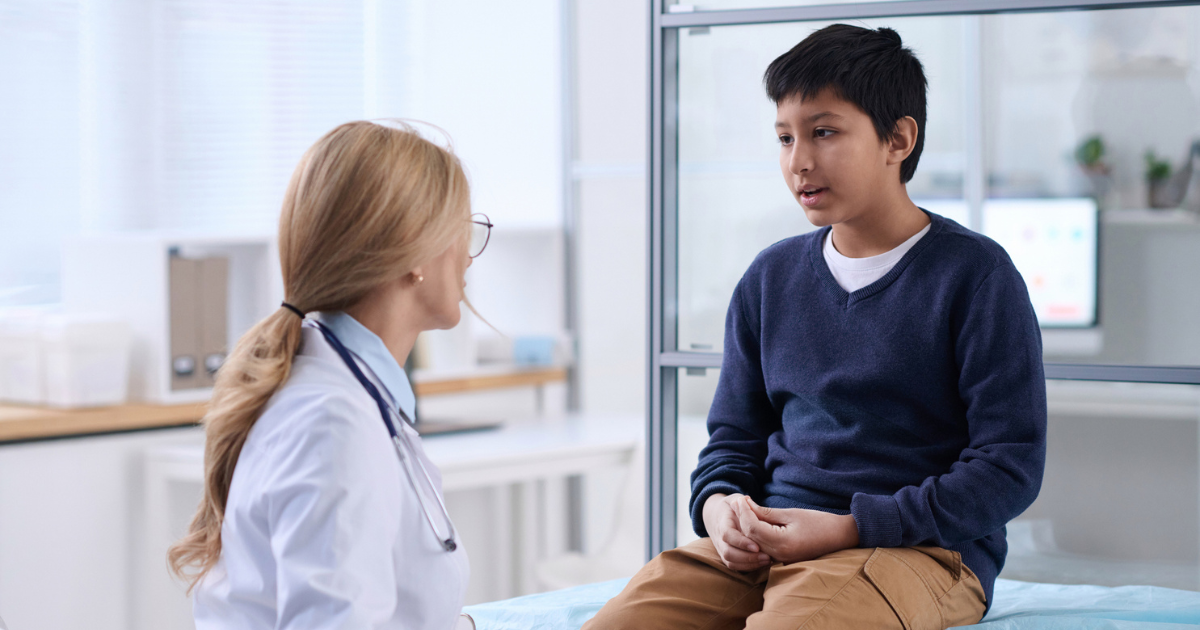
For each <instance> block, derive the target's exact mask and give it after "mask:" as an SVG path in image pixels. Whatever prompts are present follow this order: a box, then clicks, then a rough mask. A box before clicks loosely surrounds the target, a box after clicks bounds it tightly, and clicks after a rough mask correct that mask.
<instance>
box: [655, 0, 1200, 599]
mask: <svg viewBox="0 0 1200 630" xmlns="http://www.w3.org/2000/svg"><path fill="white" fill-rule="evenodd" d="M668 4H670V3H666V2H662V0H657V1H654V2H652V9H651V10H652V12H653V13H655V14H656V15H659V17H657V18H656V19H655V20H654V23H653V24H652V29H654V30H653V37H652V47H651V53H652V70H653V71H652V91H651V110H650V113H651V133H650V143H651V155H650V157H651V163H650V171H651V194H650V212H651V234H650V253H651V257H650V260H651V261H652V262H651V265H652V266H651V270H650V284H651V294H650V296H651V300H650V306H651V313H650V325H651V328H650V339H649V362H650V366H651V370H650V375H651V384H650V402H649V422H650V427H649V437H650V441H649V445H650V446H649V456H650V466H651V468H650V479H651V501H650V506H649V508H650V516H649V522H650V527H649V532H648V534H649V545H648V549H649V551H650V552H651V553H654V552H657V551H660V550H662V549H666V548H670V547H673V546H675V544H676V543H677V542H686V541H687V540H690V539H691V537H692V536H693V534H692V533H691V526H690V523H689V518H688V515H687V511H686V505H687V500H688V497H689V495H690V488H689V485H688V478H689V477H690V474H691V471H692V469H693V468H694V467H695V461H696V456H697V455H698V453H699V451H700V449H701V448H703V446H704V444H705V443H706V441H707V430H706V427H705V416H706V414H707V408H708V404H709V402H710V401H711V397H712V392H713V391H714V390H715V387H716V382H717V379H718V378H719V377H718V372H717V370H715V369H713V368H717V367H719V366H720V364H721V351H722V337H723V328H724V316H725V311H726V308H727V306H728V302H729V299H730V297H731V295H732V291H733V287H734V285H735V284H736V282H737V281H738V279H739V278H740V277H741V275H742V273H743V272H744V271H745V269H746V267H747V266H748V265H749V264H750V262H751V260H753V258H754V256H755V255H756V254H757V253H758V252H759V251H761V250H762V249H763V248H765V247H766V246H768V245H770V244H771V243H774V242H775V241H778V240H780V239H782V238H786V237H789V236H793V235H796V234H800V233H803V232H805V231H808V230H811V229H813V228H812V226H811V225H809V224H808V223H807V221H805V219H804V216H803V212H802V211H801V209H800V208H799V207H798V205H797V204H796V202H795V201H794V200H793V199H792V197H791V195H790V193H789V192H788V191H787V189H786V187H785V185H784V184H783V181H782V177H781V173H780V168H779V165H778V163H777V160H778V146H777V145H776V144H775V142H776V141H775V136H774V133H773V123H774V106H773V104H772V103H770V102H769V101H768V100H767V98H766V96H765V93H764V92H763V88H762V83H761V77H762V73H763V71H764V70H765V69H766V66H767V65H768V64H769V63H770V61H771V60H773V59H774V58H775V57H776V56H778V55H780V54H782V53H783V52H785V51H787V50H788V49H789V48H791V47H792V46H794V45H795V44H796V43H797V42H799V41H800V40H801V39H803V38H804V37H805V36H807V35H808V34H809V33H811V32H812V31H813V30H815V29H817V28H820V27H823V26H825V25H827V24H830V23H833V22H847V21H848V22H852V23H855V24H863V25H865V26H869V27H878V26H884V25H886V26H890V27H892V28H894V29H896V30H897V31H898V32H900V34H901V36H902V37H903V38H904V41H905V43H906V45H908V46H910V47H912V48H913V49H914V50H915V51H916V53H917V55H918V56H919V57H920V58H921V60H922V62H923V63H924V65H925V68H926V73H927V76H928V78H929V121H928V128H927V130H926V134H927V139H926V145H925V150H924V153H923V154H922V158H921V162H920V166H919V167H918V169H917V174H916V177H915V178H914V180H913V181H912V183H911V184H910V186H909V193H910V196H911V197H913V198H914V200H916V201H917V202H918V204H919V205H921V206H922V207H924V208H926V209H928V210H930V211H932V212H936V213H939V214H942V215H944V216H947V217H950V218H952V219H954V220H956V221H958V222H959V223H961V224H963V225H964V226H967V227H969V228H971V229H975V230H980V231H982V232H983V233H985V234H987V235H988V236H991V237H992V238H994V239H996V240H997V241H998V242H1000V243H1001V244H1002V245H1003V246H1004V247H1005V248H1006V250H1008V251H1009V252H1010V255H1012V257H1013V259H1014V262H1015V263H1016V265H1017V267H1018V269H1019V270H1020V271H1021V273H1022V275H1023V277H1024V278H1025V281H1026V283H1027V284H1028V285H1029V288H1030V294H1031V298H1032V300H1033V302H1034V306H1035V310H1036V311H1037V312H1038V316H1039V320H1040V322H1041V324H1042V328H1043V340H1044V346H1045V361H1046V364H1047V368H1046V369H1047V375H1048V377H1049V378H1051V379H1052V380H1051V381H1049V382H1048V386H1049V390H1050V455H1049V457H1048V462H1047V469H1046V483H1045V486H1044V489H1043V492H1042V495H1041V498H1039V499H1038V501H1037V503H1035V504H1034V506H1033V507H1031V508H1030V509H1029V511H1028V512H1027V513H1026V514H1024V515H1022V517H1021V518H1019V519H1018V520H1017V521H1014V523H1013V529H1012V535H1011V540H1012V543H1013V552H1012V555H1011V562H1010V565H1009V567H1008V568H1007V569H1006V572H1005V576H1006V577H1013V578H1020V579H1040V580H1049V581H1058V582H1071V581H1085V578H1083V577H1080V576H1083V575H1085V574H1088V573H1089V572H1090V573H1092V574H1093V575H1091V577H1089V578H1087V579H1090V580H1091V581H1093V582H1095V581H1096V580H1097V579H1099V578H1097V577H1095V574H1098V573H1100V572H1103V571H1109V570H1110V569H1111V573H1109V575H1112V576H1114V577H1112V578H1111V580H1113V581H1117V582H1123V583H1127V582H1140V583H1152V584H1161V585H1165V586H1176V587H1183V588H1198V587H1200V585H1197V583H1196V580H1197V577H1198V576H1200V571H1197V564H1198V563H1200V561H1198V559H1197V556H1198V554H1200V552H1198V551H1197V548H1198V547H1200V522H1198V520H1200V516H1198V515H1200V506H1198V505H1197V501H1198V499H1197V497H1200V473H1198V472H1197V468H1198V465H1197V458H1198V455H1197V453H1200V444H1198V439H1197V426H1198V425H1200V393H1198V390H1197V387H1195V386H1194V385H1200V317H1198V316H1197V314H1198V313H1200V275H1197V274H1195V273H1193V271H1192V270H1194V269H1197V268H1200V174H1197V175H1196V176H1195V177H1193V176H1192V173H1193V170H1194V169H1193V162H1194V160H1196V159H1200V144H1198V143H1196V142H1195V140H1196V139H1197V138H1200V92H1198V91H1197V90H1198V89H1200V75H1198V74H1197V73H1198V72H1200V8H1198V7H1197V6H1194V5H1188V6H1174V7H1144V8H1137V9H1128V8H1122V9H1120V10H1109V9H1105V8H1104V6H1105V5H1106V4H1117V3H1116V2H1111V3H1110V2H1107V1H1106V0H1086V1H1083V0H1081V1H1080V2H1077V3H1070V2H1056V1H1053V0H1022V1H1021V2H1020V3H1019V6H1017V4H1014V3H1011V2H1006V1H1005V0H975V1H973V2H962V3H954V2H945V3H930V2H919V3H908V2H889V3H878V2H875V3H851V2H847V3H841V2H829V1H827V0H822V1H821V2H819V3H809V2H806V1H797V0H779V1H776V0H746V1H745V2H742V1H741V0H715V2H712V3H706V4H703V5H699V6H692V7H691V9H690V10H680V9H675V10H671V11H668ZM809 4H821V5H825V6H814V7H811V8H810V7H809V6H808V5H809ZM1124 4H1125V5H1126V6H1127V5H1128V3H1124ZM1185 4H1186V3H1185ZM784 5H787V6H784ZM768 7H770V9H769V10H766V11H759V12H754V11H741V10H742V9H749V8H768ZM839 7H844V13H840V12H841V11H843V9H841V8H839ZM1042 9H1044V10H1042ZM1064 9H1066V10H1064ZM1070 9H1095V10H1087V11H1084V10H1079V11H1073V10H1070ZM906 10H920V11H922V12H923V13H924V15H921V16H910V15H905V11H906ZM955 10H958V11H970V12H972V15H956V14H953V13H952V12H953V11H955ZM1009 11H1012V12H1011V13H1010V12H1009ZM1039 11H1040V12H1039ZM1193 146H1195V147H1196V148H1195V150H1193ZM705 368H707V371H705ZM1079 379H1087V380H1088V381H1092V382H1085V381H1083V380H1079ZM1159 383H1166V384H1159ZM1168 503H1171V507H1170V508H1169V510H1168V511H1169V512H1170V514H1166V513H1165V512H1164V511H1163V510H1164V509H1165V508H1163V507H1162V506H1164V505H1166V504H1168ZM1156 506H1157V507H1156ZM1138 532H1143V535H1142V536H1141V538H1140V539H1139V538H1138ZM1110 565H1111V566H1110ZM1139 572H1140V573H1139ZM1139 575H1142V576H1146V577H1137V576H1139ZM1114 583H1115V582H1114Z"/></svg>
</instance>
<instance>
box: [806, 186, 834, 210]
mask: <svg viewBox="0 0 1200 630" xmlns="http://www.w3.org/2000/svg"><path fill="white" fill-rule="evenodd" d="M827 190H829V189H828V188H826V187H817V186H805V187H804V188H801V189H800V203H802V204H804V205H806V206H812V205H816V204H817V202H819V201H820V200H821V197H823V196H824V195H825V191H827Z"/></svg>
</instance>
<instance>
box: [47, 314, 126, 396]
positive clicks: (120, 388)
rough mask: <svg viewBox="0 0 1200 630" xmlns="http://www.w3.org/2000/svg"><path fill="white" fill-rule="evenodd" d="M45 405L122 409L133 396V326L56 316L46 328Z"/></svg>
mask: <svg viewBox="0 0 1200 630" xmlns="http://www.w3.org/2000/svg"><path fill="white" fill-rule="evenodd" d="M41 345H42V355H43V365H44V369H45V375H46V379H45V383H46V387H45V393H46V396H45V403H46V404H48V405H51V406H54V407H101V406H107V405H119V404H122V403H124V402H125V401H126V400H128V398H129V348H130V332H129V325H128V324H127V323H125V322H124V321H123V320H121V319H118V318H114V317H109V316H103V315H58V316H54V317H50V318H47V319H46V321H45V322H44V323H43V325H42V330H41Z"/></svg>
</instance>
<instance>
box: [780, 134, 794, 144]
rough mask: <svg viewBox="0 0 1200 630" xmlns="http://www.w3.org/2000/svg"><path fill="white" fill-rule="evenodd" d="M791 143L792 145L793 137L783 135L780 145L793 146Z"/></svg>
mask: <svg viewBox="0 0 1200 630" xmlns="http://www.w3.org/2000/svg"><path fill="white" fill-rule="evenodd" d="M791 143H792V137H791V136H789V135H787V134H783V135H782V136H779V144H782V145H784V146H787V145H789V144H791Z"/></svg>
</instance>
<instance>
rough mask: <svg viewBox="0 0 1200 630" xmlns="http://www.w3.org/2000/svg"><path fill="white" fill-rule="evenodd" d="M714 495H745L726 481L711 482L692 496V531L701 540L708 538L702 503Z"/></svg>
mask: <svg viewBox="0 0 1200 630" xmlns="http://www.w3.org/2000/svg"><path fill="white" fill-rule="evenodd" d="M714 494H745V493H744V492H742V489H741V488H739V487H737V486H735V485H733V484H731V483H729V482H728V481H713V482H711V483H709V484H708V485H707V486H704V488H703V489H702V490H700V492H697V493H696V494H695V495H693V496H692V499H693V502H692V531H694V532H696V535H697V536H699V537H701V538H708V528H706V527H704V502H705V501H708V498H709V497H711V496H712V495H714Z"/></svg>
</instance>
